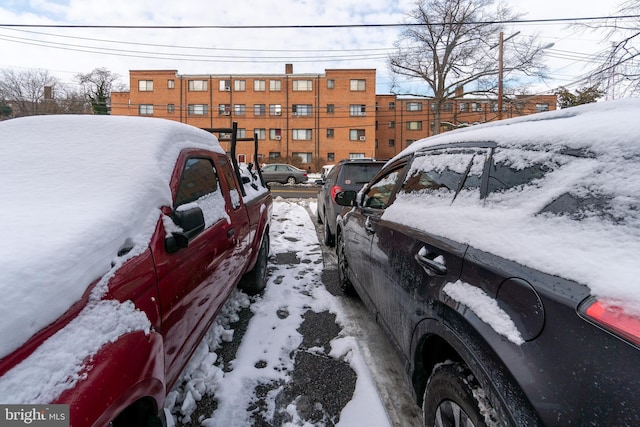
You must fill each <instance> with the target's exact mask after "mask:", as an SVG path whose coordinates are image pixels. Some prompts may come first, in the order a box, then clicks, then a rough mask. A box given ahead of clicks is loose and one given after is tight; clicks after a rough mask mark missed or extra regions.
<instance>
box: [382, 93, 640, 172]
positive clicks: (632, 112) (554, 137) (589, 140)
mask: <svg viewBox="0 0 640 427" xmlns="http://www.w3.org/2000/svg"><path fill="white" fill-rule="evenodd" d="M638 117H640V99H622V100H617V101H608V102H599V103H594V104H586V105H581V106H577V107H572V108H566V109H562V110H556V111H548V112H543V113H536V114H531V115H528V116H524V117H517V118H513V119H508V120H502V121H497V122H490V123H484V124H481V125H475V126H470V127H467V128H463V129H458V130H455V131H451V132H446V133H442V134H439V135H435V136H432V137H429V138H424V139H421V140H418V141H416V142H414V143H413V144H411V145H410V146H409V147H407V148H406V149H404V150H403V151H402V152H400V153H399V154H398V155H396V156H395V157H394V159H396V158H399V157H402V156H404V155H406V154H409V153H413V152H415V151H418V150H421V149H425V148H428V147H430V146H434V145H438V144H446V143H451V142H464V141H482V140H484V141H495V142H497V143H498V144H500V145H503V146H507V145H512V146H518V145H519V146H529V145H532V146H537V147H543V146H544V148H545V149H546V150H549V151H557V150H562V149H566V148H574V149H588V150H589V151H591V152H593V153H596V154H597V153H607V152H611V151H615V152H616V155H638V154H639V153H640V144H638V143H636V140H637V138H636V136H637V135H638V134H639V133H640V121H639V120H638ZM542 123H544V125H541V124H542ZM394 159H392V160H394Z"/></svg>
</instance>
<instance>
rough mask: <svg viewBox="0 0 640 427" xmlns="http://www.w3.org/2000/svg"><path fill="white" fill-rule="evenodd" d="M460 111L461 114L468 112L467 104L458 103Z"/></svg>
mask: <svg viewBox="0 0 640 427" xmlns="http://www.w3.org/2000/svg"><path fill="white" fill-rule="evenodd" d="M460 111H461V112H466V111H469V104H468V103H467V102H461V103H460Z"/></svg>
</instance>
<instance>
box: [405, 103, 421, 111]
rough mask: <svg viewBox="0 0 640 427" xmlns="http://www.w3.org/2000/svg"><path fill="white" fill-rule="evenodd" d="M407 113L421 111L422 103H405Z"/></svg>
mask: <svg viewBox="0 0 640 427" xmlns="http://www.w3.org/2000/svg"><path fill="white" fill-rule="evenodd" d="M407 111H422V102H407Z"/></svg>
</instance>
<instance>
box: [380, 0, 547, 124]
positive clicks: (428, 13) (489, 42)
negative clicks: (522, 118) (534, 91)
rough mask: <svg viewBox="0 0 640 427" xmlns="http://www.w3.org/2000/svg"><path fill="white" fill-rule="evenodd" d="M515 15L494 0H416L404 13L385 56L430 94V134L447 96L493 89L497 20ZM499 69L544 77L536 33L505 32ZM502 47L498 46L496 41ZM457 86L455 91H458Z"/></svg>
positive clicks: (398, 71) (496, 71)
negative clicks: (505, 44)
mask: <svg viewBox="0 0 640 427" xmlns="http://www.w3.org/2000/svg"><path fill="white" fill-rule="evenodd" d="M517 18H518V15H516V14H514V13H512V12H511V10H510V9H509V8H508V7H507V6H506V5H505V4H503V3H502V2H500V3H496V2H495V1H494V0H417V1H416V3H415V7H414V9H412V10H411V11H410V12H409V13H408V19H407V22H405V24H409V25H408V26H407V27H406V29H405V30H404V31H403V32H402V33H401V35H400V38H399V39H398V40H397V41H396V42H395V47H396V49H397V51H396V53H395V54H393V55H391V56H390V57H389V66H390V68H391V71H392V72H393V73H394V74H397V75H401V76H404V77H409V78H412V79H415V78H418V79H421V80H424V82H426V84H427V89H428V90H427V91H425V93H419V94H418V93H411V95H422V96H424V95H430V96H433V103H434V107H435V108H434V133H438V132H439V130H440V111H441V108H442V105H443V104H444V102H445V101H446V100H448V99H451V98H454V97H457V96H461V95H465V94H476V95H479V94H495V93H497V92H498V91H497V88H498V85H497V80H498V78H497V77H498V75H499V71H500V70H499V68H500V67H499V65H500V61H499V53H500V51H501V50H502V49H499V48H498V47H499V46H498V45H499V42H500V33H501V32H503V31H504V28H503V27H504V26H503V25H502V24H501V22H505V21H511V20H515V19H517ZM504 41H505V42H508V43H509V44H508V48H505V49H504V50H503V51H504V56H503V58H502V73H504V74H505V75H508V74H509V73H511V72H513V71H520V72H522V73H525V74H526V75H529V76H533V75H535V76H543V72H544V64H543V63H542V50H543V49H544V47H541V46H539V45H538V44H537V41H536V39H535V38H526V37H511V38H509V37H507V38H505V39H504ZM500 47H501V46H500ZM456 89H457V90H458V92H457V93H456Z"/></svg>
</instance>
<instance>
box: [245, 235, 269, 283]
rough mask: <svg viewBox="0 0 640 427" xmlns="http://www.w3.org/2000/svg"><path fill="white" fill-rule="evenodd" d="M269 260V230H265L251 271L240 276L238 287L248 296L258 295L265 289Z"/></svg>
mask: <svg viewBox="0 0 640 427" xmlns="http://www.w3.org/2000/svg"><path fill="white" fill-rule="evenodd" d="M268 258H269V230H265V232H264V236H263V237H262V243H260V250H259V252H258V259H257V260H256V265H255V266H254V267H253V270H251V271H249V272H248V273H246V274H245V275H244V276H242V279H241V280H240V283H239V285H238V287H239V288H240V289H241V290H242V291H244V292H246V293H247V294H249V295H255V294H259V293H260V292H262V291H263V290H264V288H266V287H267V259H268Z"/></svg>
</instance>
